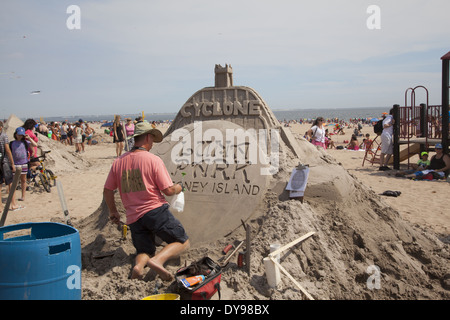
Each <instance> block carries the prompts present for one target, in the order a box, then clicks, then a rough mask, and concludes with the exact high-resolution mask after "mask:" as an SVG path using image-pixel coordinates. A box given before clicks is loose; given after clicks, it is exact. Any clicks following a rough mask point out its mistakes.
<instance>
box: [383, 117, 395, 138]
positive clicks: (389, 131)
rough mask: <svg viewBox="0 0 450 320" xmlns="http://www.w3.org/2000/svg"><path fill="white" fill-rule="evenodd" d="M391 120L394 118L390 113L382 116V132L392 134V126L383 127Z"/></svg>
mask: <svg viewBox="0 0 450 320" xmlns="http://www.w3.org/2000/svg"><path fill="white" fill-rule="evenodd" d="M392 120H394V117H392V115H388V116H386V118H384V120H383V134H389V135H391V136H392V135H394V126H389V127H387V128H385V127H384V126H385V125H386V124H391V123H392Z"/></svg>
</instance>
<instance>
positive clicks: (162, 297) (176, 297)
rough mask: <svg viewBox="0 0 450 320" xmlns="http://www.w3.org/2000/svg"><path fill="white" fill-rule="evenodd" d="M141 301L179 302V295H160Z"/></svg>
mask: <svg viewBox="0 0 450 320" xmlns="http://www.w3.org/2000/svg"><path fill="white" fill-rule="evenodd" d="M142 300H180V295H179V294H175V293H161V294H155V295H153V296H148V297H145V298H144V299H142Z"/></svg>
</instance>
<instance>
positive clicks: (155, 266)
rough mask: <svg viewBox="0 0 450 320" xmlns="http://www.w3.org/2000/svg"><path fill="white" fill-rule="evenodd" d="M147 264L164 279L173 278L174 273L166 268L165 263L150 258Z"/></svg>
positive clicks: (169, 279)
mask: <svg viewBox="0 0 450 320" xmlns="http://www.w3.org/2000/svg"><path fill="white" fill-rule="evenodd" d="M147 265H148V266H149V267H150V268H151V269H152V270H153V271H155V272H156V273H157V274H158V275H159V276H160V278H161V279H162V280H163V281H171V280H173V276H172V274H171V273H170V272H169V271H167V270H166V268H164V266H163V265H161V264H159V263H157V262H155V261H154V260H153V259H150V260H149V262H148V263H147Z"/></svg>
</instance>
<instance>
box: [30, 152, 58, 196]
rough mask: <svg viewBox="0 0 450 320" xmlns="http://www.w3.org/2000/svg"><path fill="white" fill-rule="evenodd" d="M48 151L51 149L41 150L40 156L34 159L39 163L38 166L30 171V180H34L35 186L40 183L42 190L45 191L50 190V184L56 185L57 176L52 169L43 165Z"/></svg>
mask: <svg viewBox="0 0 450 320" xmlns="http://www.w3.org/2000/svg"><path fill="white" fill-rule="evenodd" d="M50 152H51V151H43V153H42V155H41V156H39V157H36V158H35V159H37V160H39V163H40V164H39V166H37V167H36V169H35V170H34V172H33V171H31V182H34V185H35V186H37V187H39V186H40V185H42V186H43V187H44V190H45V191H47V192H51V187H52V184H53V186H55V185H56V178H57V176H56V175H55V174H54V173H53V171H52V170H50V169H47V168H46V167H45V165H44V161H45V155H46V154H47V153H50ZM36 177H39V182H38V181H36ZM52 181H53V183H52Z"/></svg>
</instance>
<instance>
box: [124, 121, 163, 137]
mask: <svg viewBox="0 0 450 320" xmlns="http://www.w3.org/2000/svg"><path fill="white" fill-rule="evenodd" d="M147 133H150V134H151V135H152V136H153V137H154V139H153V142H161V141H162V139H163V135H162V133H161V131H159V130H158V129H153V128H152V125H151V124H150V123H148V122H147V121H143V122H139V123H136V125H135V126H134V134H133V135H132V136H131V137H137V136H140V135H143V134H147Z"/></svg>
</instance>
